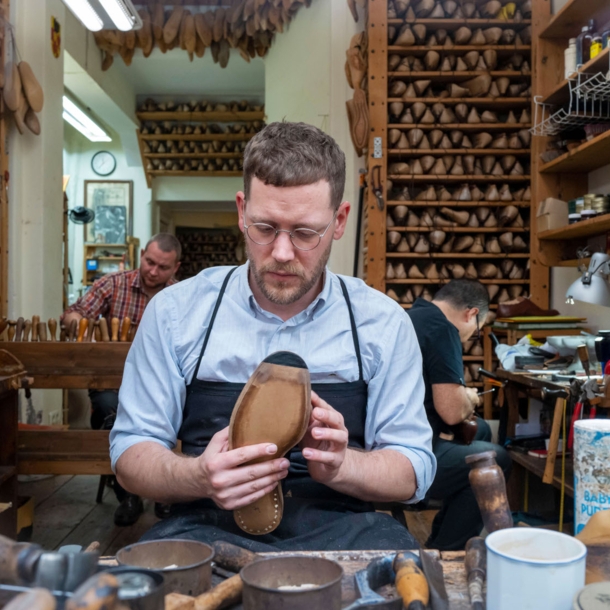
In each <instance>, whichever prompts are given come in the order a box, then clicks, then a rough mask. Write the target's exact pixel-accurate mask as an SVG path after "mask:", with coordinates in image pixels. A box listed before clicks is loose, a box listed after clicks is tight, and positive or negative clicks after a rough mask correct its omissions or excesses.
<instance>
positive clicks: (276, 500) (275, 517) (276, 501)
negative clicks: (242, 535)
mask: <svg viewBox="0 0 610 610" xmlns="http://www.w3.org/2000/svg"><path fill="white" fill-rule="evenodd" d="M263 497H264V496H263ZM273 505H274V507H275V513H274V515H273V520H272V521H271V524H270V525H268V526H267V527H266V528H265V529H263V530H254V529H251V528H249V527H248V526H247V525H246V524H245V523H244V520H243V518H242V516H241V510H236V511H235V513H236V514H237V518H238V519H239V525H240V527H241V528H242V529H243V530H244V531H245V532H248V533H249V534H264V533H265V532H270V531H272V530H273V529H275V525H276V523H277V522H278V518H279V506H280V503H279V498H278V495H277V489H275V490H274V491H273Z"/></svg>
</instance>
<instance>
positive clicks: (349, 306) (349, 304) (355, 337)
mask: <svg viewBox="0 0 610 610" xmlns="http://www.w3.org/2000/svg"><path fill="white" fill-rule="evenodd" d="M337 279H338V280H339V283H340V284H341V290H342V292H343V296H344V297H345V302H346V304H347V311H348V312H349V323H350V325H351V327H352V339H353V341H354V349H355V350H356V358H357V359H358V374H359V375H360V377H359V379H360V381H362V380H363V379H364V375H363V373H362V357H361V355H360V341H359V340H358V329H357V328H356V321H355V320H354V312H353V311H352V302H351V301H350V298H349V293H348V292H347V286H346V285H345V282H344V281H343V280H342V279H341V278H340V277H339V276H337Z"/></svg>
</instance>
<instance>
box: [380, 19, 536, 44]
mask: <svg viewBox="0 0 610 610" xmlns="http://www.w3.org/2000/svg"><path fill="white" fill-rule="evenodd" d="M531 42H532V28H531V27H530V26H529V25H528V26H524V27H521V28H519V29H518V30H517V29H514V28H501V27H497V26H493V27H488V28H474V29H473V28H471V27H470V26H468V25H463V26H461V27H459V28H457V29H456V30H455V31H453V32H452V31H448V30H446V29H445V28H434V29H433V30H430V32H429V31H428V28H427V27H426V25H425V24H423V23H405V24H404V25H402V26H400V27H396V26H393V25H391V26H389V27H388V45H390V46H393V47H405V48H409V47H412V46H426V47H443V49H445V50H451V49H453V48H454V47H456V46H457V47H460V46H465V45H470V46H481V47H483V46H485V45H487V46H494V45H498V46H514V47H522V46H527V45H529V44H530V43H531Z"/></svg>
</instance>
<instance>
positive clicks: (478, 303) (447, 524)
mask: <svg viewBox="0 0 610 610" xmlns="http://www.w3.org/2000/svg"><path fill="white" fill-rule="evenodd" d="M488 310H489V298H488V294H487V290H486V289H485V287H484V286H483V285H482V284H481V283H480V282H477V281H474V280H453V281H452V282H449V283H448V284H445V285H444V286H443V287H442V288H441V289H440V290H439V291H438V292H437V293H436V296H435V297H434V300H433V301H432V302H431V303H429V302H428V301H425V300H424V299H418V300H417V301H415V303H414V305H413V307H412V308H411V309H410V310H409V311H408V314H409V317H410V318H411V321H412V322H413V326H414V327H415V332H416V334H417V339H418V341H419V347H420V349H421V352H422V357H423V375H424V383H425V387H426V394H425V398H424V406H425V408H426V413H427V415H428V421H429V422H430V426H431V427H432V433H433V439H432V449H433V451H434V455H435V456H436V460H437V463H438V467H437V471H436V477H435V479H434V482H433V483H432V487H431V488H430V490H429V492H428V497H429V498H432V499H435V500H442V501H443V505H442V508H441V510H440V512H439V513H438V514H437V515H436V517H435V519H434V522H433V524H432V533H431V534H430V538H429V539H428V541H427V542H426V546H427V547H428V548H435V549H441V550H459V549H463V548H464V545H465V544H466V542H467V541H468V539H469V538H471V537H472V536H477V535H478V534H479V533H480V532H481V529H482V528H483V519H482V517H481V512H480V511H479V507H478V505H477V502H476V500H475V497H474V493H473V491H472V489H471V487H470V482H469V480H468V472H469V471H470V467H469V466H468V465H467V464H466V462H465V458H466V456H468V455H471V454H473V453H481V452H482V451H490V450H491V451H495V452H496V461H497V462H498V464H499V465H500V467H501V468H502V470H503V471H504V475H505V476H508V472H509V470H510V457H509V456H508V453H507V452H506V450H505V449H504V448H503V447H500V446H499V445H495V444H493V443H491V442H490V441H491V430H490V428H489V425H488V424H487V422H486V421H485V420H484V419H481V418H479V417H477V423H478V430H477V434H476V436H475V439H474V441H473V442H472V443H471V444H470V445H464V444H462V443H461V442H460V441H459V440H458V439H457V438H456V437H455V433H454V429H453V426H455V425H457V424H460V423H461V422H463V421H464V420H466V419H468V418H469V417H470V416H471V415H472V414H473V413H474V410H475V408H476V406H477V405H478V404H479V400H480V399H479V396H478V394H477V392H476V390H475V389H474V388H468V387H466V386H465V384H464V363H463V360H462V343H464V342H465V341H467V340H468V339H471V338H474V337H476V338H478V332H479V324H480V323H481V322H482V321H483V320H484V319H485V316H486V315H487V312H488Z"/></svg>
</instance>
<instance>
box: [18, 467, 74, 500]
mask: <svg viewBox="0 0 610 610" xmlns="http://www.w3.org/2000/svg"><path fill="white" fill-rule="evenodd" d="M73 477H74V475H71V474H63V475H59V476H58V475H52V474H42V475H36V474H35V475H19V495H20V496H27V497H33V498H34V507H36V506H39V505H40V504H42V502H44V501H45V500H46V499H47V498H48V497H49V496H51V495H53V494H54V493H55V492H56V491H57V490H58V489H60V488H61V487H63V486H64V485H65V484H66V483H67V482H68V481H69V480H70V479H72V478H73Z"/></svg>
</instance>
